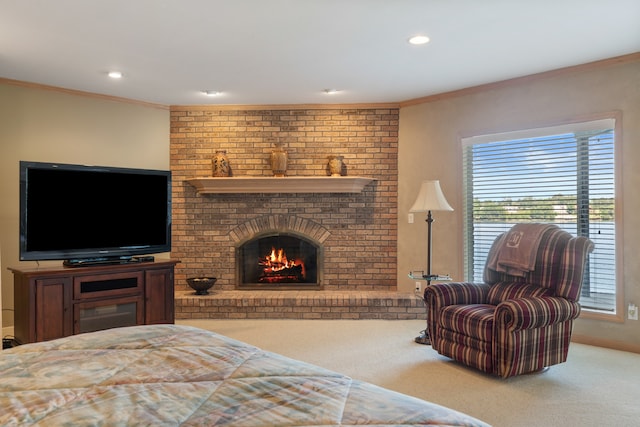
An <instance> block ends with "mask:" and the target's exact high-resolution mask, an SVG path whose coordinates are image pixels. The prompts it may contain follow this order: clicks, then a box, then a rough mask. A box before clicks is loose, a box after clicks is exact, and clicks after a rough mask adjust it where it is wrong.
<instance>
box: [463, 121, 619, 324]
mask: <svg viewBox="0 0 640 427" xmlns="http://www.w3.org/2000/svg"><path fill="white" fill-rule="evenodd" d="M614 128H615V121H614V120H613V119H605V120H598V121H593V122H585V123H576V124H571V125H564V126H561V127H554V128H545V129H534V130H528V131H518V132H511V133H507V134H494V135H483V136H479V137H472V138H466V139H464V140H463V164H464V169H463V171H464V172H463V173H464V183H465V184H464V215H465V221H464V227H465V230H464V235H465V272H466V279H467V280H471V281H478V282H479V281H482V273H483V269H484V264H485V261H486V257H487V254H488V252H489V248H490V247H491V244H492V243H493V240H494V239H495V237H496V236H497V235H498V234H500V233H502V232H505V231H507V230H508V229H509V228H510V227H511V226H512V225H514V224H516V223H523V222H544V223H554V224H557V225H558V226H559V227H561V228H563V229H565V230H567V231H569V232H570V233H571V234H574V235H582V236H586V237H589V238H590V239H592V240H593V241H594V242H595V250H594V252H593V253H592V254H591V256H590V257H589V268H588V270H587V272H586V274H585V281H584V285H583V291H582V295H581V297H580V303H581V305H582V307H583V308H586V309H593V310H599V311H605V312H611V313H613V312H615V309H616V307H615V302H616V262H615V261H616V240H615V236H616V233H615V225H616V222H615V208H614V207H615V180H614V176H615V168H614V163H615V161H614V155H615V152H614V146H615V144H614V142H615V141H614Z"/></svg>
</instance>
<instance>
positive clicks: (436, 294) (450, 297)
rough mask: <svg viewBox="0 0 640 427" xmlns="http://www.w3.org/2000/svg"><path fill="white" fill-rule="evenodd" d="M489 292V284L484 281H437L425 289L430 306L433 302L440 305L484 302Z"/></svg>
mask: <svg viewBox="0 0 640 427" xmlns="http://www.w3.org/2000/svg"><path fill="white" fill-rule="evenodd" d="M488 294H489V285H487V284H484V283H469V282H452V283H435V284H433V285H429V286H427V287H426V288H425V290H424V299H425V302H426V304H427V305H428V306H431V304H432V302H433V303H434V304H435V305H437V306H438V307H444V306H447V305H456V304H484V303H485V302H486V300H487V295H488Z"/></svg>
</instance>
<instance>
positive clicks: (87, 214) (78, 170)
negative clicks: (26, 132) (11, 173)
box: [20, 162, 171, 264]
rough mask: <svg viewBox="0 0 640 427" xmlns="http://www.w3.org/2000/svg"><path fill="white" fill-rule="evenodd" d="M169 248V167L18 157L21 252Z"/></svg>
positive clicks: (43, 256)
mask: <svg viewBox="0 0 640 427" xmlns="http://www.w3.org/2000/svg"><path fill="white" fill-rule="evenodd" d="M170 250H171V173H170V172H169V171H161V170H149V169H128V168H116V167H101V166H84V165H70V164H56V163H40V162H20V259H21V260H58V259H61V260H65V261H67V262H68V263H70V264H73V263H74V262H76V261H77V262H79V263H84V261H91V260H93V261H96V262H100V261H109V260H127V259H129V258H131V257H134V256H136V255H143V254H152V253H159V252H168V251H170Z"/></svg>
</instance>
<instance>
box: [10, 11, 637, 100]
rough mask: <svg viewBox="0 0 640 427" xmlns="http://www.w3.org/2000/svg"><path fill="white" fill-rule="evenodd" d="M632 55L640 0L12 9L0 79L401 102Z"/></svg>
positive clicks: (175, 96) (229, 96) (188, 94)
mask: <svg viewBox="0 0 640 427" xmlns="http://www.w3.org/2000/svg"><path fill="white" fill-rule="evenodd" d="M416 34H422V35H427V36H428V37H429V38H430V39H431V41H430V42H429V43H427V44H425V45H421V46H414V45H410V44H409V43H408V42H407V40H408V38H409V37H411V36H413V35H416ZM634 52H640V1H638V0H529V1H525V0H521V1H515V0H108V1H106V0H56V1H51V0H28V1H25V0H0V78H6V79H11V80H20V81H25V82H30V83H37V84H43V85H51V86H56V87H61V88H66V89H74V90H80V91H86V92H92V93H97V94H104V95H109V96H115V97H123V98H128V99H133V100H137V101H143V102H150V103H156V104H162V105H197V104H243V105H247V104H249V105H256V104H258V105H270V104H318V103H322V104H333V103H336V104H345V103H387V102H401V101H407V100H411V99H415V98H421V97H425V96H429V95H433V94H438V93H443V92H448V91H452V90H458V89H462V88H466V87H472V86H477V85H481V84H485V83H490V82H495V81H501V80H506V79H510V78H515V77H520V76H525V75H530V74H535V73H539V72H543V71H548V70H553V69H558V68H563V67H568V66H573V65H578V64H583V63H588V62H592V61H597V60H601V59H605V58H611V57H616V56H620V55H625V54H629V53H634ZM111 70H119V71H121V72H122V73H123V77H122V78H121V79H117V80H114V79H110V78H109V77H108V76H107V73H108V72H109V71H111ZM325 89H336V90H338V92H336V93H333V94H327V93H325ZM204 90H215V91H220V92H221V94H220V95H219V96H216V97H209V96H205V95H204V94H203V93H202V91H204Z"/></svg>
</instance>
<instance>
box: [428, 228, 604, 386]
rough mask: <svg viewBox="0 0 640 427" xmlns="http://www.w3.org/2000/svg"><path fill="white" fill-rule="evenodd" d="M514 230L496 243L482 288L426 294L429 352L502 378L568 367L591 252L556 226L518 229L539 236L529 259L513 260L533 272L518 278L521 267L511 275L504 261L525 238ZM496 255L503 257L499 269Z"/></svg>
mask: <svg viewBox="0 0 640 427" xmlns="http://www.w3.org/2000/svg"><path fill="white" fill-rule="evenodd" d="M518 226H519V225H516V226H514V227H513V228H512V229H511V230H510V231H509V232H507V233H503V234H501V235H500V236H498V237H497V238H496V240H495V241H494V243H493V245H492V247H491V250H490V251H489V255H488V257H487V263H486V265H485V270H484V282H485V283H482V284H473V283H464V282H463V283H437V284H433V285H431V286H427V288H426V289H425V294H424V295H425V303H426V305H427V327H428V331H429V335H430V337H431V345H432V347H433V348H434V349H435V350H436V351H437V352H438V353H440V354H442V355H444V356H447V357H450V358H452V359H454V360H457V361H458V362H461V363H463V364H465V365H468V366H471V367H473V368H476V369H479V370H481V371H484V372H488V373H490V374H493V375H497V376H500V377H503V378H507V377H510V376H514V375H520V374H524V373H527V372H534V371H539V370H542V369H544V368H545V367H548V366H551V365H555V364H558V363H562V362H565V361H566V360H567V353H568V350H569V342H570V340H571V329H572V324H573V319H575V318H577V317H578V315H579V314H580V305H579V304H578V299H579V298H580V292H581V288H582V281H583V276H584V271H585V268H586V265H587V257H588V254H589V252H591V251H592V250H593V246H594V245H593V242H592V241H591V240H589V239H587V238H585V237H574V236H572V235H571V234H570V233H568V232H566V231H563V230H560V229H559V228H558V227H556V226H555V225H545V224H527V225H524V224H523V226H524V227H529V229H528V230H525V231H529V232H531V231H533V232H535V231H536V229H537V231H538V234H537V240H536V239H534V240H533V241H531V240H530V241H529V243H532V245H535V247H533V246H531V247H530V248H529V249H530V255H529V256H530V257H531V258H527V257H526V256H525V257H524V258H521V259H520V260H517V261H522V260H523V259H524V260H525V261H529V262H530V267H531V270H530V271H527V268H526V267H525V268H523V269H520V270H518V268H522V267H523V266H522V265H517V264H518V262H515V264H516V266H517V267H518V268H516V269H513V268H512V266H513V265H514V263H511V264H510V263H509V261H513V255H514V254H515V252H514V250H515V251H517V250H518V249H519V248H518V246H517V245H516V243H521V242H520V241H519V236H520V237H522V233H520V234H518V233H517V232H516V231H514V230H517V229H516V227H518ZM514 233H515V234H514ZM523 246H526V245H523ZM531 248H533V249H531ZM525 249H526V248H525ZM509 251H511V252H509ZM501 253H506V255H505V257H506V261H505V263H504V264H502V263H501V261H500V254H501ZM516 256H519V255H518V254H516ZM509 257H511V259H509Z"/></svg>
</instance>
